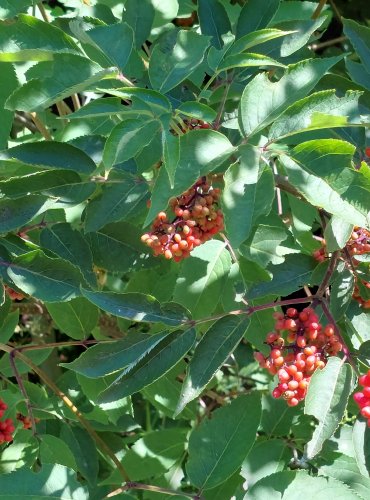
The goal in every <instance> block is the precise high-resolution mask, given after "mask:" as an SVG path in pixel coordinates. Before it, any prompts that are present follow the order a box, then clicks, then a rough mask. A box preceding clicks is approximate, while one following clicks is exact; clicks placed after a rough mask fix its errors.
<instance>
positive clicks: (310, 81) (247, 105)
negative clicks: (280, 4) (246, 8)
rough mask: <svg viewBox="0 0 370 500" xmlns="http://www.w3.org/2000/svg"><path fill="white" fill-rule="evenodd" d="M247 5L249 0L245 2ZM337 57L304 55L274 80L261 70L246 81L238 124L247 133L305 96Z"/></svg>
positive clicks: (257, 128) (261, 126)
mask: <svg viewBox="0 0 370 500" xmlns="http://www.w3.org/2000/svg"><path fill="white" fill-rule="evenodd" d="M247 5H249V3H248V4H247ZM340 60H341V57H331V58H327V59H307V60H305V61H301V62H299V63H297V64H293V65H290V66H288V69H287V70H286V72H285V74H284V76H283V77H282V78H280V80H279V81H278V82H271V81H270V80H269V78H268V76H267V73H261V74H259V75H257V76H255V77H254V78H253V80H252V81H251V82H250V83H248V85H247V86H246V87H245V89H244V92H243V94H242V97H241V100H240V104H239V127H240V130H241V132H242V134H243V135H245V136H250V135H253V134H256V133H257V132H260V131H261V130H263V129H264V128H265V127H267V125H269V124H270V123H272V122H273V121H274V120H275V119H276V118H277V117H278V116H279V115H281V114H282V113H283V112H284V111H285V110H286V109H287V108H288V106H290V105H291V104H293V103H295V102H296V101H298V100H299V99H302V98H303V97H305V96H306V95H307V94H308V93H309V92H310V91H311V90H312V89H313V88H314V86H315V85H316V84H317V82H318V81H319V80H320V79H321V78H322V77H323V76H324V75H325V73H326V72H327V71H328V70H329V69H330V68H331V67H332V66H334V64H336V63H337V62H339V61H340Z"/></svg>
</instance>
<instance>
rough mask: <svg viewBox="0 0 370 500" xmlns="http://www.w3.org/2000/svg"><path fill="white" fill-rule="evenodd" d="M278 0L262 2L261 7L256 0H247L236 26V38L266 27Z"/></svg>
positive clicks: (277, 5)
mask: <svg viewBox="0 0 370 500" xmlns="http://www.w3.org/2000/svg"><path fill="white" fill-rule="evenodd" d="M279 3H280V1H279V0H267V1H266V2H264V5H263V9H261V4H260V3H259V1H258V0H249V1H248V2H247V3H246V4H244V7H243V8H242V10H241V12H240V15H239V18H238V23H237V26H236V38H237V39H238V38H240V37H242V36H243V35H246V34H248V33H250V32H251V31H257V30H260V29H261V28H266V26H268V24H269V22H270V21H271V19H272V18H273V17H274V15H275V13H276V11H277V9H278V7H279Z"/></svg>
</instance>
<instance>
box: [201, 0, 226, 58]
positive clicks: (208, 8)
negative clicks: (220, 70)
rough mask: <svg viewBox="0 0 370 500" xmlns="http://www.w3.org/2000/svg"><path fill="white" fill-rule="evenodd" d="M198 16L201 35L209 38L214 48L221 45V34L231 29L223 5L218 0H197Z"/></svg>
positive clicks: (218, 47) (219, 47)
mask: <svg viewBox="0 0 370 500" xmlns="http://www.w3.org/2000/svg"><path fill="white" fill-rule="evenodd" d="M198 18H199V25H200V30H201V32H202V35H208V36H210V37H212V38H211V44H212V45H213V47H216V49H221V48H222V46H223V40H222V35H224V34H225V33H227V32H228V31H231V26H230V21H229V18H228V17H227V14H226V10H225V8H224V6H223V5H222V4H221V3H220V2H218V0H199V1H198Z"/></svg>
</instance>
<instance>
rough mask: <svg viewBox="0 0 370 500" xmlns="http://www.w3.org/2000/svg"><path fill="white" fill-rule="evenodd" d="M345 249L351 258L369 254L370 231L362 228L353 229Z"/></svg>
mask: <svg viewBox="0 0 370 500" xmlns="http://www.w3.org/2000/svg"><path fill="white" fill-rule="evenodd" d="M346 247H347V249H348V251H349V253H350V254H351V255H352V256H356V255H363V254H364V253H370V231H368V230H367V229H365V228H363V227H355V228H354V229H353V231H352V234H351V237H350V239H349V240H348V241H347V244H346ZM354 260H355V259H354Z"/></svg>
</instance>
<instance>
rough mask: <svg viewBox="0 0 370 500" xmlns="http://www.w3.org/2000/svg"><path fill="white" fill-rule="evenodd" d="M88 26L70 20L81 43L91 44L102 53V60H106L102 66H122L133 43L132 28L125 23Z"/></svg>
mask: <svg viewBox="0 0 370 500" xmlns="http://www.w3.org/2000/svg"><path fill="white" fill-rule="evenodd" d="M89 27H90V26H89V25H87V24H86V23H84V22H83V21H78V20H73V21H71V22H70V28H71V31H72V32H73V33H74V35H76V37H77V38H78V39H79V40H80V41H81V42H82V43H86V44H88V45H91V46H92V47H94V48H95V49H97V50H98V51H99V52H100V53H101V54H102V56H103V60H105V61H106V63H105V64H103V66H104V67H107V66H117V67H118V68H120V69H122V68H124V67H125V66H126V64H127V62H128V60H129V58H130V54H131V51H132V46H133V43H134V33H133V31H132V28H131V27H130V26H129V25H128V24H126V23H115V24H110V25H105V26H104V25H102V26H97V27H95V28H92V29H88V28H89ZM99 62H100V58H99Z"/></svg>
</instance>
